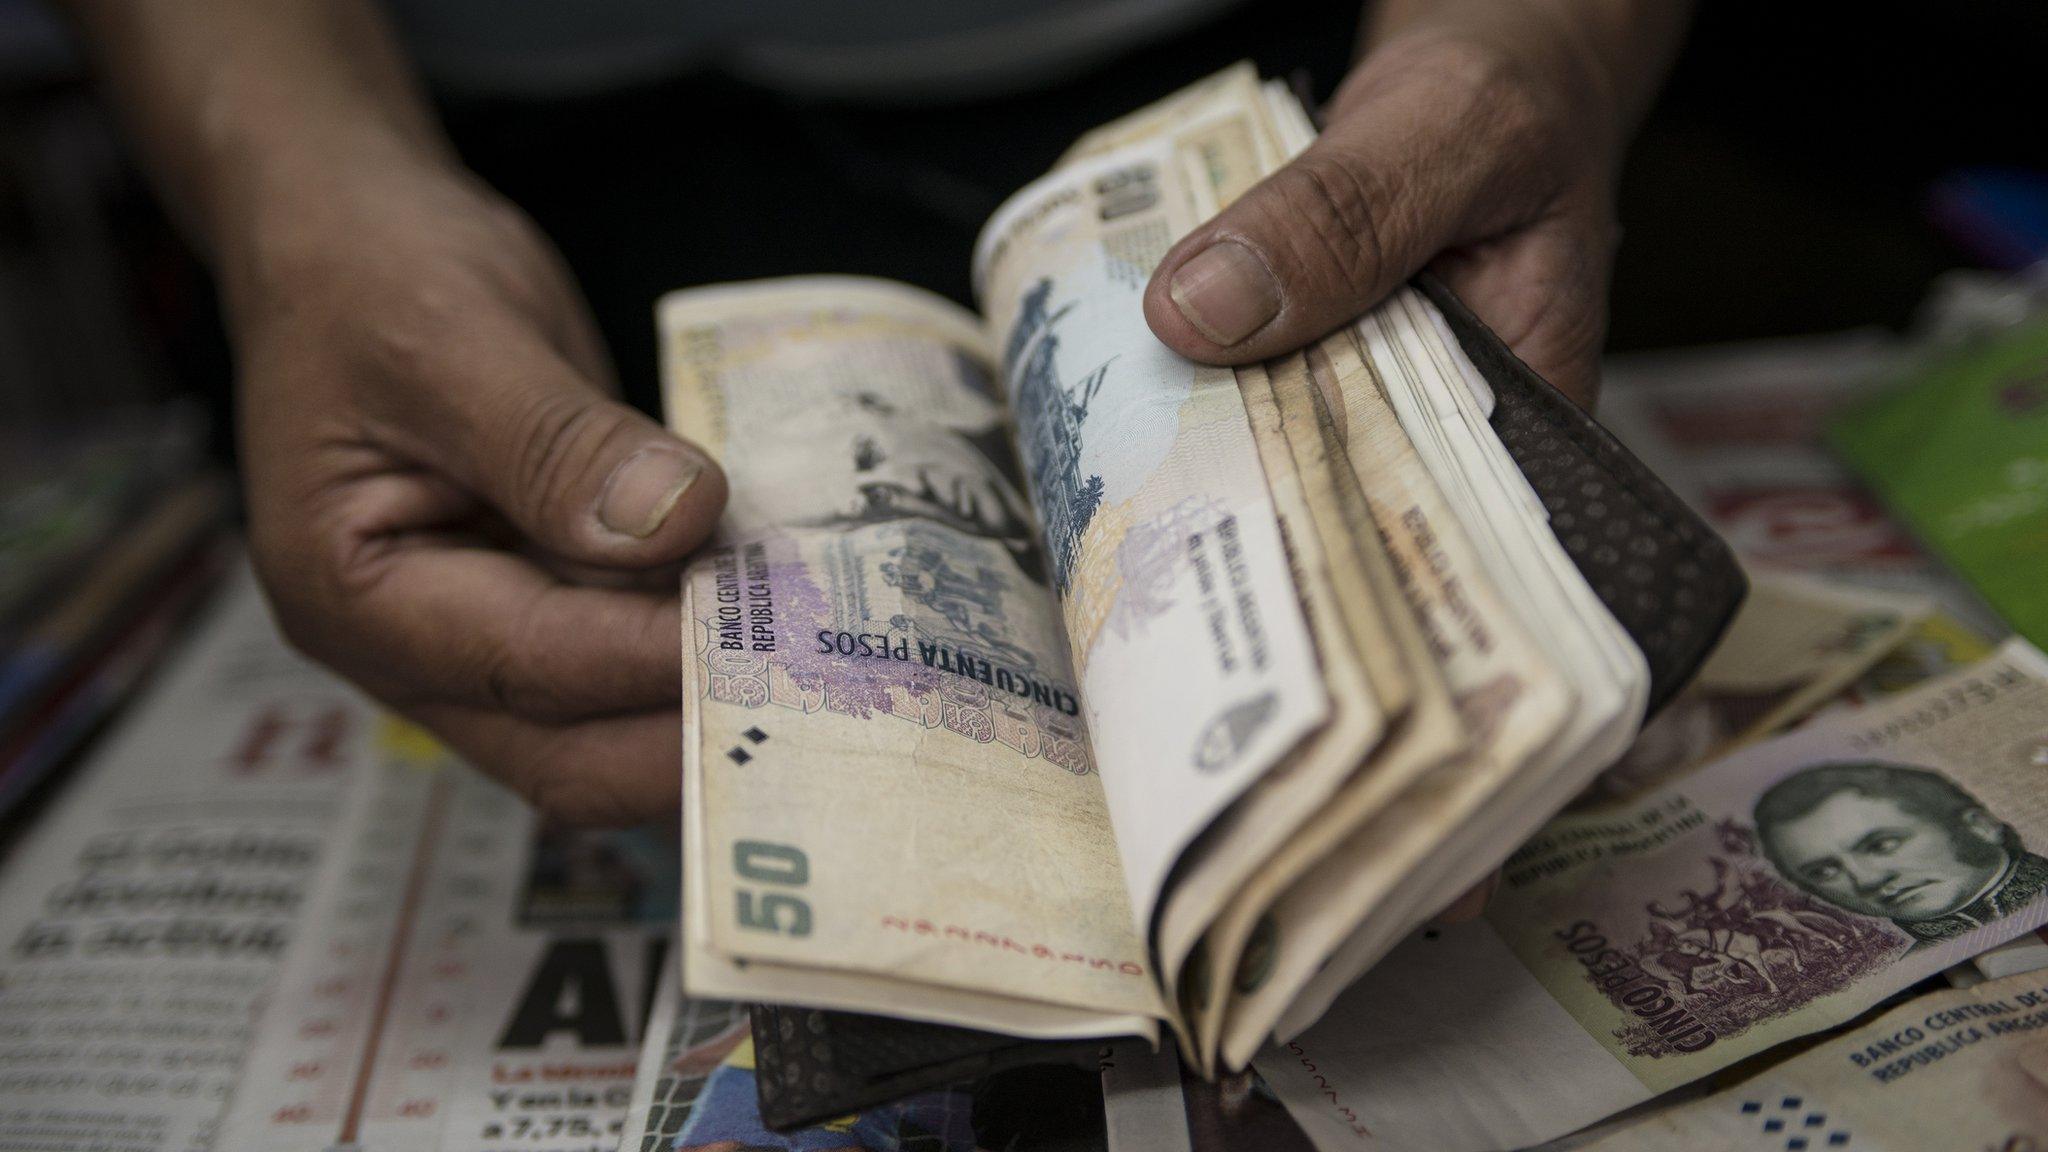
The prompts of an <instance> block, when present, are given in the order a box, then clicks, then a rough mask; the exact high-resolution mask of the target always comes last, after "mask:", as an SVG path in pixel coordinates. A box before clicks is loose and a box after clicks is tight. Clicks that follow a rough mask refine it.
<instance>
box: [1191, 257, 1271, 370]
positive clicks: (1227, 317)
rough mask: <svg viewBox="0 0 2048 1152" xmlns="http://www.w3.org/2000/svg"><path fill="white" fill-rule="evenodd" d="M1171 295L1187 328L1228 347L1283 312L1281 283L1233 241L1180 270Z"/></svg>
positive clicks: (1257, 260) (1257, 259)
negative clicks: (1281, 309)
mask: <svg viewBox="0 0 2048 1152" xmlns="http://www.w3.org/2000/svg"><path fill="white" fill-rule="evenodd" d="M1167 295H1169V296H1171V297H1173V302H1174V305H1175V306H1176V307H1178V308H1179V309H1180V314H1181V315H1183V316H1185V317H1187V318H1188V323H1190V324H1193V325H1194V326H1195V328H1196V330H1197V331H1199V332H1201V334H1202V335H1204V336H1207V337H1208V338H1209V339H1211V340H1214V341H1215V342H1216V343H1218V344H1223V345H1230V344H1235V343H1237V342H1238V341H1240V340H1242V339H1244V338H1245V337H1247V336H1249V335H1251V334H1252V333H1254V332H1256V331H1258V330H1259V329H1261V328H1263V327H1265V326H1266V322H1267V321H1268V320H1271V319H1272V318H1273V317H1275V316H1277V315H1279V313H1280V284H1279V282H1278V281H1276V280H1274V279H1273V274H1272V273H1271V272H1269V271H1267V270H1266V262H1265V261H1263V260H1261V259H1259V258H1258V256H1257V255H1256V254H1254V253H1253V252H1252V250H1251V249H1249V248H1247V247H1245V246H1244V245H1242V244H1239V243H1237V242H1236V241H1232V240H1219V241H1217V242H1216V243H1214V244H1211V245H1209V246H1208V247H1207V248H1204V249H1202V250H1201V251H1200V252H1198V253H1196V254H1195V256H1194V257H1193V258H1192V259H1190V260H1189V261H1188V262H1187V263H1185V264H1183V265H1181V266H1180V269H1179V270H1178V271H1176V272H1175V273H1174V274H1173V280H1172V282H1171V283H1169V284H1168V285H1167Z"/></svg>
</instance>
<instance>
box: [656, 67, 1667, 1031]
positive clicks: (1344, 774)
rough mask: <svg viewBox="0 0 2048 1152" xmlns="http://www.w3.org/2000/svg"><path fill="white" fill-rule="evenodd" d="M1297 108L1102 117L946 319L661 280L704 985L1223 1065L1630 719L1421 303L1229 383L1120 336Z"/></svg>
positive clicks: (1216, 94)
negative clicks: (720, 512)
mask: <svg viewBox="0 0 2048 1152" xmlns="http://www.w3.org/2000/svg"><path fill="white" fill-rule="evenodd" d="M1312 135H1313V131H1312V129H1311V128H1310V127H1309V126H1308V124H1307V120H1306V116H1305V114H1304V113H1303V112H1302V111H1301V109H1300V107H1299V106H1298V104H1296V103H1295V102H1294V100H1293V98H1292V97H1291V96H1289V95H1287V94H1286V93H1285V91H1284V90H1281V89H1277V88H1275V87H1274V86H1273V85H1271V84H1263V85H1262V84H1260V83H1259V82H1258V81H1257V80H1256V79H1255V77H1254V76H1253V75H1252V73H1251V72H1250V71H1249V70H1248V69H1243V68H1240V69H1233V70H1231V71H1228V72H1225V73H1222V74H1219V75H1218V76H1217V77H1214V78H1212V79H1211V80H1209V81H1206V82H1204V83H1202V84H1200V85H1197V86H1195V87H1193V88H1190V89H1189V90H1187V91H1186V92H1183V93H1180V94H1177V95H1175V96H1173V97H1170V98H1169V99H1167V100H1165V101H1162V102H1161V103H1159V104H1157V105H1154V106H1152V107H1150V108H1146V109H1142V110H1140V111H1139V112H1138V113H1135V114H1133V115H1132V116H1130V117H1127V118H1125V119H1124V120H1121V121H1118V122H1116V123H1114V124H1111V125H1107V126H1105V127H1104V128H1103V129H1101V130H1099V131H1098V132H1096V133H1092V134H1090V136H1088V137H1087V138H1085V139H1084V140H1083V141H1081V143H1080V144H1078V145H1077V146H1076V147H1075V149H1073V150H1072V151H1071V152H1070V153H1069V154H1068V156H1067V157H1065V158H1063V159H1062V161H1061V164H1060V166H1059V167H1058V168H1056V169H1055V170H1054V171H1053V172H1052V173H1051V174H1050V175H1048V176H1047V177H1045V178H1044V179H1042V180H1040V181H1038V182H1036V183H1034V184H1032V185H1030V186H1029V187H1027V188H1025V189H1024V190H1023V191H1021V192H1019V193H1018V194H1017V195H1016V196H1015V197H1013V198H1012V199H1011V200H1010V201H1009V202H1008V203H1006V204H1005V205H1004V206H1003V208H1002V209H1000V210H999V211H998V212H997V213H996V215H995V216H994V217H993V218H992V219H991V221H990V222H989V225H988V226H987V228H986V229H985V230H984V233H983V235H982V237H981V239H980V241H979V243H978V244H977V246H976V252H975V264H974V279H975V283H976V289H977V292H978V294H979V296H980V304H981V309H982V317H980V318H977V317H976V316H974V315H972V314H970V313H968V312H965V311H964V310H961V309H959V308H957V307H954V306H953V305H951V304H947V303H944V302H942V301H939V300H937V299H935V298H933V297H931V296H929V295H927V294H924V293H921V292H918V291H916V290H914V289H910V288H907V287H904V286H900V285H891V284H887V283H883V282H878V281H862V280H850V279H845V278H806V279H802V280H791V281H779V282H772V283H766V284H758V285H736V286H720V287H712V288H705V289H696V290H691V291H686V292H681V293H676V294H673V295H672V296H670V297H669V298H667V299H666V300H665V301H664V303H663V305H662V309H661V323H662V328H663V339H664V358H665V386H666V394H667V400H668V407H669V419H670V422H671V424H672V425H673V426H674V427H675V428H676V430H677V431H678V432H680V433H682V434H684V435H686V436H689V437H690V438H692V439H693V440H695V441H697V442H699V443H701V444H704V445H705V446H706V447H707V448H708V449H710V450H711V451H712V452H713V453H714V454H716V455H717V456H718V457H719V459H720V461H721V463H722V464H723V465H724V467H725V469H726V472H727V474H728V476H729V478H730V479H731V482H732V490H733V499H732V503H731V506H730V508H729V510H728V513H727V517H726V519H725V520H724V522H723V523H722V525H721V532H720V538H719V540H718V542H717V546H716V547H714V548H713V549H712V550H711V551H709V552H708V553H707V554H706V555H705V556H703V557H702V558H701V559H700V560H698V561H697V562H696V563H694V564H693V566H692V568H691V570H690V571H689V573H688V574H687V576H686V579H685V612H684V616H685V621H686V623H685V633H684V636H683V646H684V686H683V688H684V690H683V696H684V706H683V721H684V724H685V729H686V734H685V740H684V804H685V811H684V845H685V847H684V851H685V857H686V867H685V878H686V883H685V901H684V903H685V908H684V934H683V937H684V938H683V947H682V948H681V952H682V954H683V956H684V980H685V986H686V988H687V990H688V991H689V992H690V993H691V994H692V995H695V996H703V997H721V998H728V999H739V1000H768V1001H779V1002H785V1003H795V1004H806V1005H812V1006H818V1007H831V1008H842V1009H851V1010H857V1011H864V1012H872V1013H881V1014H885V1015H895V1016H904V1017H911V1018H916V1019H922V1020H935V1021H943V1022H949V1023H955V1024H963V1025H969V1026H972V1027H977V1028H983V1029H993V1030H998V1031H1006V1032H1011V1033H1015V1034H1019V1035H1031V1036H1102V1035H1116V1034H1126V1033H1133V1032H1135V1033H1140V1034H1148V1035H1149V1034H1153V1033H1154V1032H1155V1030H1156V1027H1157V1025H1158V1024H1159V1023H1160V1022H1165V1023H1167V1024H1169V1025H1170V1026H1171V1027H1172V1029H1173V1031H1174V1033H1175V1035H1176V1036H1177V1038H1178V1039H1179V1040H1180V1041H1181V1042H1182V1043H1183V1044H1185V1045H1187V1046H1188V1048H1189V1054H1190V1056H1191V1063H1192V1065H1193V1066H1194V1067H1196V1068H1198V1069H1203V1070H1210V1069H1214V1068H1216V1067H1217V1066H1218V1063H1219V1059H1218V1058H1219V1055H1220V1056H1221V1057H1223V1060H1222V1062H1223V1063H1229V1064H1233V1065H1241V1064H1242V1062H1243V1060H1244V1058H1245V1057H1246V1056H1247V1055H1248V1054H1249V1053H1250V1052H1251V1051H1253V1050H1254V1049H1255V1048H1256V1047H1257V1045H1258V1043H1259V1042H1260V1038H1261V1037H1262V1036H1264V1035H1266V1034H1267V1033H1268V1032H1269V1031H1270V1030H1271V1028H1272V1027H1273V1026H1274V1024H1275V1022H1276V1021H1280V1022H1283V1023H1284V1022H1285V1021H1286V1020H1287V1019H1289V1018H1290V1017H1299V1016H1303V1015H1306V1016H1308V1017H1311V1018H1312V1017H1313V1016H1314V1015H1315V1013H1316V1012H1317V1011H1319V1010H1320V1008H1321V1007H1322V1006H1323V1005H1324V1004H1327V1003H1328V1002H1329V999H1330V998H1331V997H1332V996H1334V995H1335V991H1336V987H1337V986H1341V984H1342V983H1347V982H1348V980H1349V978H1350V976H1352V975H1355V974H1356V969H1362V968H1363V967H1364V966H1365V965H1366V964H1368V963H1370V961H1371V959H1373V958H1376V957H1377V956H1378V955H1379V954H1380V953H1381V952H1384V950H1385V948H1386V947H1387V946H1388V945H1389V944H1390V943H1391V942H1392V941H1394V940H1396V939H1398V938H1399V937H1400V936H1402V935H1403V934H1405V932H1406V931H1407V930H1408V929H1409V928H1410V927H1412V926H1413V925H1414V924H1416V923H1419V922H1420V921H1421V920H1422V919H1423V918H1424V917H1426V916H1428V915H1430V914H1431V913H1432V912H1433V911H1434V910H1435V909H1436V908H1437V907H1441V905H1442V904H1443V903H1447V902H1448V901H1449V900H1450V899H1451V898H1452V897H1454V896H1455V895H1456V894H1457V891H1458V890H1461V889H1462V888H1463V887H1465V886H1467V885H1469V884H1470V883H1472V882H1473V881H1474V880H1476V879H1478V878H1479V876H1480V875H1481V874H1483V873H1485V872H1487V871H1490V870H1491V868H1492V866H1493V865H1494V864H1495V863H1497V862H1498V860H1499V858H1500V856H1501V855H1502V854H1504V853H1505V852H1506V851H1507V850H1508V847H1509V846H1510V845H1511V844H1512V843H1514V842H1515V840H1516V839H1518V838H1519V834H1522V833H1526V831H1527V830H1529V829H1530V828H1533V827H1534V826H1535V825H1536V824H1537V823H1539V822H1540V821H1541V820H1542V819H1543V818H1544V816H1545V814H1546V813H1547V812H1548V811H1554V810H1555V809H1556V807H1558V806H1560V805H1562V803H1563V802H1564V800H1565V799H1566V798H1567V797H1568V796H1569V794H1570V792H1571V791H1573V790H1575V789H1576V788H1577V786H1578V785H1580V784H1582V783H1583V782H1584V780H1585V779H1586V778H1588V777H1589V776H1590V774H1591V773H1593V772H1595V771H1597V770H1598V769H1599V768H1601V767H1603V766H1604V765H1605V764H1606V763H1607V762H1609V761H1611V759H1612V757H1613V755H1614V754H1615V753H1617V752H1618V751H1619V750H1620V748H1621V747H1622V746H1623V745H1624V744H1625V743H1626V740H1627V737H1628V736H1629V735H1630V733H1631V732H1632V731H1633V728H1634V726H1635V724H1636V722H1637V719H1638V718H1639V716H1640V711H1641V704H1642V701H1643V699H1644V695H1645V692H1646V686H1647V673H1646V671H1645V668H1644V663H1643V660H1642V658H1641V656H1640V653H1634V652H1633V651H1632V649H1629V648H1628V641H1627V638H1626V636H1625V635H1624V634H1622V633H1621V631H1620V628H1619V625H1618V624H1617V623H1616V622H1615V620H1614V619H1613V617H1612V616H1611V615H1609V614H1608V613H1607V612H1606V611H1605V609H1604V607H1603V606H1602V605H1601V604H1600V603H1599V601H1598V600H1597V598H1596V597H1595V596H1594V595H1593V593H1592V592H1591V590H1590V588H1589V586H1587V585H1586V583H1585V581H1584V579H1583V578H1582V577H1580V576H1579V575H1578V573H1577V572H1576V570H1575V569H1573V567H1572V565H1571V562H1570V561H1569V559H1567V558H1565V557H1564V556H1563V553H1562V551H1561V550H1560V547H1559V545H1558V542H1557V541H1556V540H1555V539H1554V538H1553V537H1552V536H1551V535H1550V530H1549V528H1548V527H1547V526H1546V524H1545V523H1544V521H1543V516H1544V513H1543V509H1542V507H1541V506H1540V504H1539V503H1538V502H1537V501H1536V500H1535V499H1534V496H1533V492H1532V490H1531V489H1530V488H1529V487H1528V485H1527V484H1526V482H1524V481H1523V480H1522V479H1521V477H1520V475H1519V473H1517V472H1516V471H1515V466H1514V464H1513V463H1512V461H1510V460H1509V459H1508V457H1507V455H1506V453H1505V450H1504V449H1503V447H1502V446H1501V444H1500V442H1499V439H1498V436H1497V435H1496V433H1495V432H1494V430H1493V429H1492V428H1491V427H1490V426H1489V425H1488V424H1487V422H1486V417H1485V414H1484V411H1483V409H1484V407H1485V406H1486V405H1487V404H1490V403H1491V402H1492V393H1491V392H1490V391H1489V390H1488V388H1487V386H1486V384H1485V382H1484V381H1483V380H1481V379H1480V378H1479V376H1478V375H1477V373H1476V371H1475V370H1473V369H1472V367H1471V365H1470V363H1469V361H1467V360H1466V359H1465V355H1464V353H1463V351H1462V349H1461V346H1460V345H1459V344H1458V342H1457V339H1456V338H1455V337H1454V336H1452V335H1451V334H1450V332H1449V330H1448V329H1447V328H1446V327H1445V326H1444V324H1443V323H1442V318H1441V316H1439V315H1437V314H1436V313H1435V312H1434V311H1433V308H1432V306H1430V305H1428V304H1427V303H1426V302H1422V301H1420V300H1419V298H1413V299H1411V298H1410V297H1409V296H1408V295H1403V296H1402V297H1401V298H1399V299H1397V300H1396V301H1394V302H1392V303H1390V304H1389V305H1388V306H1387V307H1386V308H1383V309H1382V310H1381V311H1380V313H1377V314H1376V316H1377V319H1375V320H1374V323H1373V327H1372V332H1373V333H1374V334H1376V335H1375V336H1374V339H1375V340H1377V341H1378V343H1377V344H1372V343H1369V342H1368V343H1361V341H1363V340H1364V335H1363V330H1361V333H1360V334H1354V333H1351V332H1340V333H1337V334H1335V335H1333V336H1331V337H1329V338H1327V339H1326V340H1324V341H1322V342H1321V343H1319V344H1318V345H1317V346H1316V347H1315V348H1312V349H1310V350H1308V351H1307V352H1306V353H1305V354H1298V355H1295V356H1292V357H1288V358H1283V359H1281V360H1276V361H1274V362H1273V363H1272V364H1269V365H1266V366H1263V367H1252V368H1246V369H1244V370H1243V372H1244V375H1243V376H1242V377H1241V378H1240V376H1238V375H1236V374H1233V372H1231V371H1230V370H1227V369H1220V368H1211V367H1204V366H1200V365H1196V364H1193V363H1191V362H1188V361H1185V360H1182V359H1180V358H1179V357H1177V356H1175V355H1174V354H1173V353H1171V352H1170V351H1169V350H1167V349H1166V348H1165V347H1164V346H1163V345H1161V344H1160V343H1159V342H1158V341H1157V340H1156V339H1154V338H1153V337H1152V335H1151V333H1150V331H1149V329H1148V328H1147V326H1146V323H1145V320H1144V315H1143V308H1142V295H1143V291H1144V288H1145V285H1146V283H1147V281H1148V279H1149V278H1150V276H1151V273H1152V272H1153V270H1154V267H1155V265H1156V264H1157V263H1158V261H1159V260H1160V258H1161V257H1162V255H1163V254H1164V253H1166V252H1167V251H1168V249H1169V248H1170V247H1171V245H1172V244H1173V243H1174V242H1175V241H1176V240H1177V239H1178V238H1179V237H1181V236H1182V235H1184V234H1185V233H1186V232H1187V231H1188V230H1189V229H1191V228H1193V227H1194V226H1195V225H1196V224H1197V223H1198V222H1199V221H1200V220H1202V219H1204V218H1206V217H1207V216H1209V215H1211V214H1213V213H1214V212H1215V211H1216V210H1217V209H1218V208H1219V207H1220V206H1222V205H1224V204H1227V203H1228V202H1229V201H1230V200H1231V199H1232V198H1233V197H1235V196H1237V195H1239V194H1241V193H1242V192H1244V191H1245V190H1246V189H1248V188H1250V187H1251V186H1253V185H1254V184H1256V183H1257V182H1258V181H1259V180H1260V179H1262V178H1264V177H1265V176H1266V175H1267V174H1269V173H1271V172H1272V171H1274V170H1275V169H1276V168H1277V167H1278V166H1279V165H1280V164H1281V163H1282V162H1283V161H1284V160H1285V157H1286V156H1287V155H1288V154H1289V153H1290V152H1292V151H1295V150H1298V149H1299V148H1300V147H1302V146H1303V145H1304V144H1305V143H1306V142H1307V141H1308V140H1309V139H1310V138H1311V137H1312ZM1362 348H1363V349H1364V350H1363V351H1361V349H1362ZM1390 470H1398V471H1399V472H1400V475H1398V476H1392V475H1390V474H1389V472H1390ZM1397 491H1398V495H1399V500H1398V501H1396V500H1395V499H1394V498H1393V496H1391V495H1389V494H1390V493H1395V492H1397ZM1397 505H1398V506H1397ZM1418 509H1420V510H1422V511H1417V510H1418ZM1446 629H1457V630H1459V636H1458V642H1457V643H1451V642H1450V641H1449V640H1447V639H1446V637H1445V635H1444V632H1445V630H1446ZM1467 638H1469V639H1470V641H1471V645H1470V646H1468V645H1467V644H1466V643H1465V640H1466V639H1467ZM1468 647H1469V650H1468ZM1333 951H1335V952H1339V953H1341V955H1340V959H1341V961H1342V962H1341V963H1337V962H1332V961H1331V960H1330V958H1331V955H1332V953H1333ZM1354 965H1355V966H1356V967H1355V968H1354V967H1353V966H1354ZM1325 985H1333V986H1331V987H1325ZM1241 1009H1242V1010H1241Z"/></svg>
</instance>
